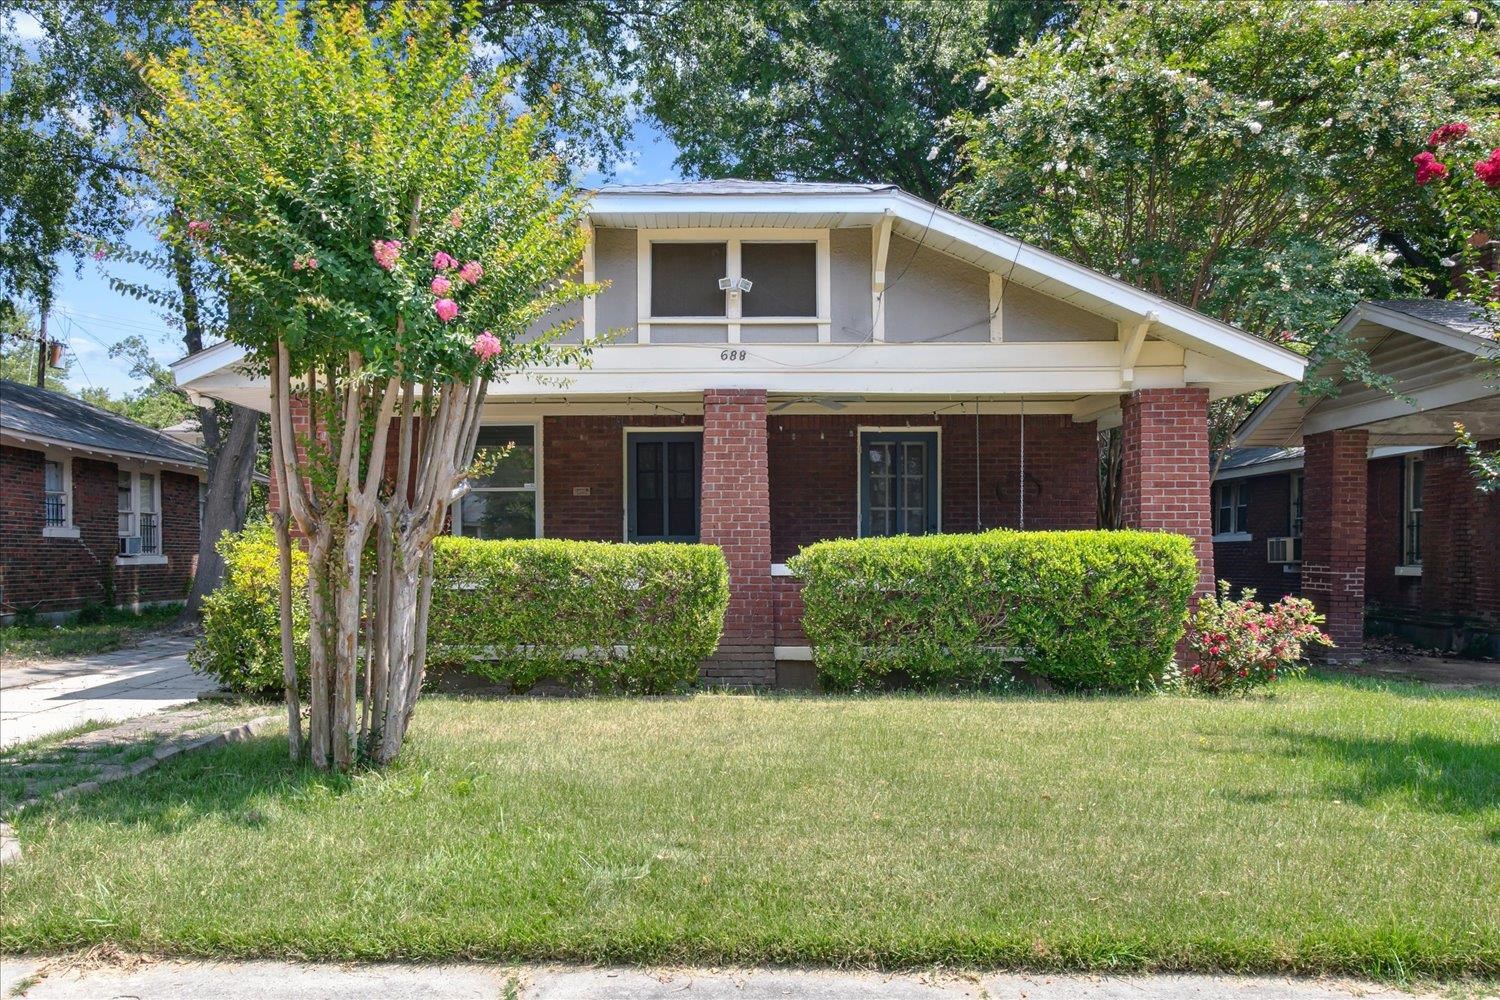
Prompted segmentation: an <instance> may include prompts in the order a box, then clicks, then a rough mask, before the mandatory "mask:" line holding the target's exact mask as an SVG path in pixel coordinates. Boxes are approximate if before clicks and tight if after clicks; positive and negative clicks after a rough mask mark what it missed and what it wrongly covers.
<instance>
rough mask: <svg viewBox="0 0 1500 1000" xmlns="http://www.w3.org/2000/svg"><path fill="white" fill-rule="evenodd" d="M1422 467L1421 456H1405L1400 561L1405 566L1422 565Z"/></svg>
mask: <svg viewBox="0 0 1500 1000" xmlns="http://www.w3.org/2000/svg"><path fill="white" fill-rule="evenodd" d="M1422 467H1423V463H1422V456H1420V455H1412V456H1410V457H1409V458H1407V460H1406V474H1405V476H1404V477H1403V478H1404V480H1405V481H1404V483H1403V489H1402V491H1401V562H1402V564H1403V565H1405V566H1420V565H1422V478H1423V477H1422Z"/></svg>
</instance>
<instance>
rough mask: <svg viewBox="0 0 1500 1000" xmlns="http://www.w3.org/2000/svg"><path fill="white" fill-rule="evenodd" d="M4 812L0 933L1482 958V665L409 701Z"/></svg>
mask: <svg viewBox="0 0 1500 1000" xmlns="http://www.w3.org/2000/svg"><path fill="white" fill-rule="evenodd" d="M284 754H285V744H284V740H283V737H281V736H278V735H274V734H272V735H267V736H264V737H262V738H259V739H257V740H254V741H251V742H249V743H245V744H240V745H237V746H233V747H230V748H227V749H225V750H222V751H217V752H214V753H209V754H203V755H199V756H195V757H190V758H187V759H184V760H181V761H178V762H174V763H172V764H170V765H168V766H164V767H163V768H160V769H158V770H156V771H154V772H152V773H150V774H148V775H146V776H145V777H144V778H142V779H138V780H135V781H130V782H123V783H120V784H118V785H115V786H109V787H107V788H105V789H103V790H101V791H100V792H97V793H94V794H91V795H89V796H86V797H84V798H81V799H79V800H76V801H73V802H70V803H67V804H62V805H58V806H48V807H44V808H43V809H39V810H37V811H36V812H33V813H25V814H22V815H21V816H20V817H19V821H18V827H19V831H20V836H21V840H22V843H23V844H24V845H25V850H26V860H25V861H24V863H23V864H21V865H20V866H19V867H15V868H8V869H6V870H5V872H4V880H5V884H4V888H5V893H4V896H5V905H4V907H3V915H0V948H3V949H7V950H43V951H51V950H59V949H66V948H75V947H82V946H87V945H91V944H96V943H101V942H108V943H113V944H115V945H118V946H120V947H122V948H128V949H138V950H145V951H152V952H167V953H178V954H195V955H220V956H227V955H238V956H251V955H277V956H292V957H304V956H306V957H318V958H336V959H358V958H364V959H370V958H409V959H436V958H456V957H480V958H489V959H504V960H521V959H533V960H549V959H570V960H580V961H627V962H636V961H638V962H653V963H655V962H697V963H707V964H728V963H785V962H797V963H803V962H806V963H832V964H847V963H874V964H880V965H884V966H921V965H930V964H943V965H948V966H965V967H975V966H991V965H1003V966H1024V967H1032V968H1062V967H1072V968H1087V969H1147V968H1156V969H1223V970H1234V971H1244V970H1262V971H1272V970H1284V971H1299V972H1309V973H1322V972H1344V973H1356V974H1364V975H1369V976H1374V977H1377V978H1382V979H1387V980H1392V979H1394V980H1401V979H1405V978H1407V977H1460V976H1478V977H1486V976H1493V975H1495V974H1496V973H1497V972H1500V691H1496V690H1492V689H1482V690H1477V691H1468V692H1441V691H1434V690H1430V689H1425V688H1422V687H1420V686H1417V685H1410V684H1399V683H1392V682H1386V681H1371V680H1359V679H1347V678H1340V679H1335V678H1331V677H1316V676H1315V677H1311V678H1308V679H1304V680H1299V681H1294V682H1289V683H1286V684H1284V685H1282V686H1281V687H1280V688H1279V689H1278V690H1277V692H1276V693H1275V694H1274V695H1270V696H1257V697H1252V698H1246V699H1225V700H1208V699H1190V698H1177V697H1153V698H1114V697H1111V698H1091V699H1083V698H1062V697H1057V698H1041V697H1033V698H985V697H971V698H965V697H872V698H815V697H806V698H793V697H748V696H727V695H702V696H697V697H692V698H686V699H660V700H635V701H631V700H582V699H578V700H563V699H558V700H511V701H501V702H484V701H464V700H458V699H451V698H433V699H429V700H427V701H424V702H423V703H422V705H421V706H420V707H419V709H418V712H417V720H416V724H415V728H414V730H413V734H412V739H411V742H410V744H409V745H408V748H407V750H406V752H405V753H404V754H403V756H402V758H401V759H400V761H399V762H398V763H397V764H396V765H395V766H393V767H392V768H390V769H389V770H388V771H386V772H384V773H367V774H361V775H357V776H354V777H349V778H342V777H329V776H322V775H316V774H313V773H311V772H309V771H307V770H304V769H295V768H292V767H290V766H289V765H288V764H287V763H286V762H285V760H284Z"/></svg>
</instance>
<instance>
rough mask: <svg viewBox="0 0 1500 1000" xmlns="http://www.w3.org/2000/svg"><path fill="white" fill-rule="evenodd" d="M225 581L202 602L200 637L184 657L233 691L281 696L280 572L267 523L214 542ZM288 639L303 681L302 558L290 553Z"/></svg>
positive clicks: (273, 537) (295, 551)
mask: <svg viewBox="0 0 1500 1000" xmlns="http://www.w3.org/2000/svg"><path fill="white" fill-rule="evenodd" d="M218 549H219V554H220V555H222V556H223V557H224V582H223V583H221V584H219V587H218V589H217V590H215V591H214V592H213V593H211V594H209V595H208V596H207V597H206V598H204V600H203V635H202V637H200V638H199V640H198V642H197V643H196V644H195V645H194V646H193V650H192V652H190V653H189V654H188V662H189V663H191V664H192V665H193V669H194V670H196V671H198V672H199V673H201V674H209V675H211V676H213V677H217V678H218V679H219V680H220V681H221V682H222V683H223V684H224V685H225V686H227V687H230V688H232V689H234V690H236V691H243V692H250V693H255V694H269V693H272V692H280V691H281V689H282V680H281V611H280V605H279V601H278V594H279V592H280V580H281V570H280V566H279V563H278V561H277V558H276V531H275V529H274V528H273V527H272V526H271V523H270V522H269V521H256V522H252V523H251V524H248V525H246V527H245V530H243V531H241V532H239V533H238V534H233V533H231V532H227V531H226V532H225V533H224V534H223V535H222V536H221V537H220V538H219V544H218ZM292 637H293V639H294V641H295V644H296V650H297V674H298V676H299V677H300V678H301V679H302V681H303V688H304V690H305V689H306V682H307V554H306V553H305V552H303V551H302V550H301V549H299V548H296V547H294V548H293V549H292Z"/></svg>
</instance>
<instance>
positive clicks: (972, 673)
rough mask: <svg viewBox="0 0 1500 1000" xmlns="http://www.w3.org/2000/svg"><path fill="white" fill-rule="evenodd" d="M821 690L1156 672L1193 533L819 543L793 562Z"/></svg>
mask: <svg viewBox="0 0 1500 1000" xmlns="http://www.w3.org/2000/svg"><path fill="white" fill-rule="evenodd" d="M789 566H790V567H791V569H792V571H793V572H794V573H795V574H796V575H797V576H798V577H800V578H801V579H802V581H803V583H804V589H803V592H802V599H803V602H804V603H805V605H806V612H805V615H804V617H803V630H804V631H805V632H806V634H807V638H808V642H809V643H810V644H811V646H812V649H813V660H814V663H815V665H816V666H817V670H818V677H819V680H820V682H821V683H822V685H823V686H824V688H826V689H829V690H836V691H848V690H861V689H872V688H888V687H893V686H910V687H916V688H923V689H958V688H975V687H980V688H982V687H987V686H992V685H995V684H997V683H1000V682H1002V681H1004V680H1006V679H1008V678H1009V677H1010V676H1011V675H1012V672H1013V667H1015V666H1024V667H1025V668H1026V669H1027V670H1029V671H1031V672H1032V673H1034V674H1037V675H1040V676H1042V677H1045V678H1047V679H1048V680H1050V681H1052V682H1053V683H1054V684H1056V685H1057V686H1059V687H1062V688H1065V689H1069V690H1091V689H1093V690H1099V689H1138V688H1141V687H1143V686H1147V685H1149V684H1151V683H1153V682H1154V681H1156V680H1158V679H1160V678H1161V676H1162V674H1163V672H1164V671H1165V670H1166V669H1167V668H1168V667H1169V666H1170V664H1171V662H1172V657H1173V653H1174V651H1175V649H1176V646H1177V642H1178V640H1179V639H1180V638H1181V637H1182V634H1183V624H1184V620H1185V618H1186V615H1187V605H1188V600H1189V598H1190V597H1191V595H1192V593H1193V588H1194V586H1195V584H1196V582H1197V578H1198V568H1197V561H1196V560H1195V558H1194V556H1193V547H1192V542H1191V541H1190V540H1189V539H1187V538H1185V537H1183V536H1181V535H1168V534H1160V533H1154V532H1138V531H1034V532H1019V531H992V532H986V533H984V534H975V535H927V536H922V537H896V538H865V539H858V540H851V541H833V542H819V543H817V544H815V545H811V546H808V547H807V548H805V549H803V550H802V551H801V552H800V553H799V554H798V555H796V556H794V557H793V558H792V559H791V560H790V561H789Z"/></svg>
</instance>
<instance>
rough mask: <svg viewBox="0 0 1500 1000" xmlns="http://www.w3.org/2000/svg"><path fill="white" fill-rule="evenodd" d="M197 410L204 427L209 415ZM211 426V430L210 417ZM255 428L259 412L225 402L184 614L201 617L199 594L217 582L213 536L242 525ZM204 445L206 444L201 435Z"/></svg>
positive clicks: (220, 571)
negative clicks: (225, 420)
mask: <svg viewBox="0 0 1500 1000" xmlns="http://www.w3.org/2000/svg"><path fill="white" fill-rule="evenodd" d="M205 409H206V408H205ZM199 413H200V417H199V420H200V423H201V425H202V426H203V427H204V428H207V427H208V426H209V425H210V424H209V419H210V417H211V416H213V415H212V414H211V413H205V412H204V411H203V410H200V411H199ZM214 425H215V429H217V421H216V420H215V421H214ZM259 431H260V414H259V413H256V412H255V411H254V410H251V409H248V408H246V407H243V406H231V407H230V416H229V431H228V433H226V434H223V435H217V434H216V435H214V436H215V437H219V438H220V440H219V441H218V442H217V444H218V448H217V449H215V450H214V451H213V452H211V453H210V455H209V463H208V495H207V497H206V499H205V502H204V506H203V526H202V529H201V530H200V532H199V535H198V571H197V573H196V575H195V576H194V577H193V589H192V590H191V591H189V592H188V599H187V607H186V608H184V609H183V616H184V617H192V618H197V617H198V616H199V615H201V614H202V611H203V598H205V597H207V596H208V595H209V594H210V593H211V592H212V591H213V590H214V589H215V588H216V587H218V586H219V584H220V583H221V582H222V581H223V578H224V559H223V557H222V556H220V555H219V549H218V544H219V537H220V536H221V535H222V534H223V533H224V532H226V531H239V530H240V529H241V528H243V527H244V526H245V510H246V508H247V507H248V506H249V502H250V479H251V477H252V476H253V475H254V474H255V448H256V439H257V437H258V434H259ZM204 443H205V444H207V443H208V435H207V434H205V436H204Z"/></svg>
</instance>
